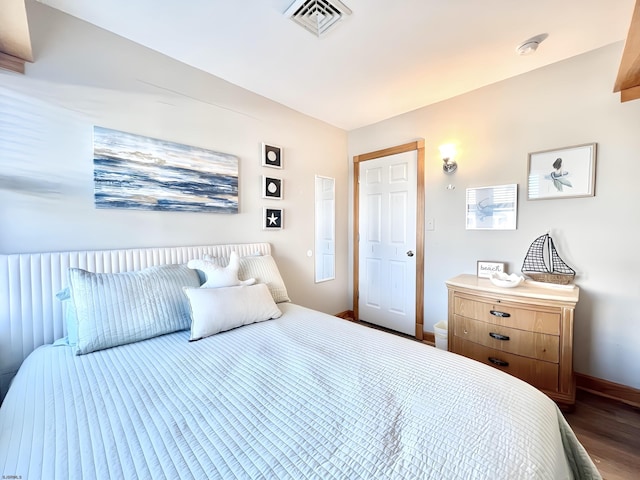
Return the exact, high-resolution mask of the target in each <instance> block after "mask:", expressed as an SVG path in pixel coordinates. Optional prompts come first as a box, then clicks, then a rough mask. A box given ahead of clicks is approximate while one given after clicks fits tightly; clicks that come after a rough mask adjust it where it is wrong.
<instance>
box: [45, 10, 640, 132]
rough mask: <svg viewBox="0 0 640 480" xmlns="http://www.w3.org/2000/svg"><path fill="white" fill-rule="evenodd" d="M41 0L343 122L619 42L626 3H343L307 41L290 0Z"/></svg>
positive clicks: (359, 122)
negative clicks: (336, 18)
mask: <svg viewBox="0 0 640 480" xmlns="http://www.w3.org/2000/svg"><path fill="white" fill-rule="evenodd" d="M39 1H40V2H41V3H44V4H47V5H50V6H52V7H54V8H57V9H59V10H62V11H64V12H66V13H69V14H71V15H73V16H76V17H78V18H81V19H83V20H86V21H87V22H90V23H93V24H95V25H97V26H99V27H102V28H104V29H106V30H109V31H112V32H114V33H116V34H118V35H121V36H123V37H126V38H128V39H130V40H132V41H134V42H137V43H139V44H142V45H145V46H147V47H149V48H152V49H154V50H157V51H159V52H162V53H164V54H166V55H168V56H170V57H173V58H175V59H177V60H180V61H182V62H184V63H186V64H189V65H192V66H194V67H197V68H199V69H201V70H204V71H206V72H209V73H211V74H213V75H216V76H218V77H220V78H223V79H225V80H227V81H229V82H232V83H234V84H236V85H239V86H241V87H244V88H246V89H248V90H251V91H253V92H255V93H258V94H260V95H263V96H265V97H268V98H270V99H272V100H275V101H276V102H279V103H282V104H284V105H286V106H288V107H290V108H293V109H295V110H298V111H300V112H303V113H305V114H307V115H310V116H312V117H315V118H318V119H320V120H323V121H325V122H327V123H330V124H332V125H335V126H337V127H340V128H343V129H345V130H352V129H355V128H358V127H362V126H365V125H369V124H371V123H375V122H378V121H380V120H384V119H386V118H389V117H392V116H395V115H398V114H401V113H404V112H407V111H410V110H414V109H416V108H419V107H423V106H425V105H429V104H432V103H435V102H438V101H441V100H444V99H447V98H451V97H453V96H456V95H459V94H461V93H464V92H468V91H471V90H474V89H476V88H479V87H481V86H484V85H488V84H491V83H494V82H497V81H500V80H503V79H505V78H509V77H512V76H515V75H518V74H521V73H524V72H527V71H530V70H533V69H536V68H539V67H542V66H544V65H548V64H550V63H554V62H557V61H560V60H563V59H566V58H569V57H572V56H575V55H578V54H581V53H584V52H587V51H589V50H593V49H595V48H598V47H601V46H604V45H608V44H611V43H614V42H617V41H620V40H624V39H625V37H626V35H627V30H628V28H629V23H630V21H631V15H632V12H633V6H634V3H635V2H634V0H538V1H524V0H482V1H481V0H343V2H344V3H345V4H346V5H347V6H348V7H349V8H350V9H351V10H352V11H353V14H352V15H350V16H348V17H347V18H346V20H345V21H342V22H340V23H339V24H338V25H337V26H336V27H334V28H333V29H332V30H331V31H330V32H329V33H328V34H326V35H325V36H324V37H322V38H317V37H315V36H314V35H312V34H311V33H309V32H308V31H306V30H305V29H303V28H302V27H301V26H299V25H298V24H296V23H295V22H293V21H292V20H290V19H289V18H287V17H285V16H284V15H283V12H284V11H285V10H286V9H287V8H288V7H289V5H290V4H291V3H292V2H293V0H39ZM541 33H547V34H549V37H548V38H547V39H546V40H545V41H544V42H543V43H542V44H541V46H540V48H539V49H538V51H537V52H536V53H535V54H534V55H530V56H518V55H517V54H516V53H515V48H516V46H517V45H518V44H520V43H522V42H523V41H525V40H526V39H528V38H530V37H532V36H534V35H537V34H541ZM615 74H616V72H611V75H612V77H611V87H612V89H613V83H614V80H615Z"/></svg>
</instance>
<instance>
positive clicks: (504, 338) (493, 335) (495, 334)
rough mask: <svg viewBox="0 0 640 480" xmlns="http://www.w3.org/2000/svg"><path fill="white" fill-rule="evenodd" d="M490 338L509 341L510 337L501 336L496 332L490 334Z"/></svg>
mask: <svg viewBox="0 0 640 480" xmlns="http://www.w3.org/2000/svg"><path fill="white" fill-rule="evenodd" d="M489 336H490V337H491V338H495V339H496V340H505V341H506V340H509V337H508V336H507V335H500V334H499V333H495V332H489Z"/></svg>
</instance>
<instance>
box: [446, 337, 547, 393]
mask: <svg viewBox="0 0 640 480" xmlns="http://www.w3.org/2000/svg"><path fill="white" fill-rule="evenodd" d="M453 352H454V353H459V354H461V355H464V356H465V357H469V358H473V359H474V360H477V361H479V362H482V363H486V364H487V365H491V366H492V367H496V368H497V369H499V370H502V371H504V372H507V373H509V374H511V375H513V376H515V377H518V378H520V379H521V380H524V381H525V382H527V383H530V384H531V385H533V386H534V387H537V388H539V389H541V390H547V391H552V392H556V391H558V364H557V363H550V362H544V361H542V360H535V359H533V358H528V357H521V356H519V355H513V354H511V353H506V352H503V351H500V350H496V349H494V348H489V347H485V346H484V345H479V344H477V343H473V342H469V341H467V340H463V339H462V338H460V337H457V336H454V337H453Z"/></svg>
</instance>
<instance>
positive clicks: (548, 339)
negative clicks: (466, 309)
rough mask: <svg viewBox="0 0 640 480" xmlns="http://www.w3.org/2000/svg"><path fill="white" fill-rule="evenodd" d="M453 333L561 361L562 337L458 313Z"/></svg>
mask: <svg viewBox="0 0 640 480" xmlns="http://www.w3.org/2000/svg"><path fill="white" fill-rule="evenodd" d="M453 334H454V335H455V336H457V337H460V338H462V339H464V340H468V341H470V342H474V343H479V344H480V345H484V346H486V347H489V348H493V349H495V350H501V351H503V352H509V353H515V354H517V355H520V356H523V357H531V358H536V359H538V360H545V361H547V362H553V363H558V362H559V356H560V338H559V337H557V336H555V335H547V334H544V333H535V332H528V331H525V330H519V329H516V328H510V327H503V326H501V325H496V324H493V323H486V322H481V321H479V320H473V319H471V318H466V317H461V316H459V315H456V316H455V322H454V323H453Z"/></svg>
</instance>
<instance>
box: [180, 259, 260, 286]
mask: <svg viewBox="0 0 640 480" xmlns="http://www.w3.org/2000/svg"><path fill="white" fill-rule="evenodd" d="M187 266H188V267H189V268H193V269H197V270H200V271H202V272H203V273H204V275H205V277H206V279H207V280H206V282H204V284H202V288H220V287H234V286H236V285H253V284H254V283H256V279H255V278H248V279H246V280H244V281H240V280H238V269H239V268H240V261H239V257H238V254H237V253H236V252H231V256H230V257H229V264H228V265H227V266H226V267H223V266H221V265H219V264H218V263H217V262H215V261H213V260H211V259H210V258H208V257H207V258H205V259H204V260H197V259H196V260H189V263H187Z"/></svg>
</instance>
